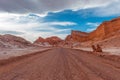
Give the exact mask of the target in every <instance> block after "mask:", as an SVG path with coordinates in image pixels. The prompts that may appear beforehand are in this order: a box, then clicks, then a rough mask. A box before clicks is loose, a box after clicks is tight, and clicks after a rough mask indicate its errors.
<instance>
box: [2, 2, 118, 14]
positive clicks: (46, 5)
mask: <svg viewBox="0 0 120 80" xmlns="http://www.w3.org/2000/svg"><path fill="white" fill-rule="evenodd" d="M113 1H117V0H109V1H105V0H0V11H6V12H12V13H29V12H33V13H46V12H52V11H60V10H65V9H73V10H77V9H83V8H91V7H100V6H106V5H108V4H109V3H111V2H113Z"/></svg>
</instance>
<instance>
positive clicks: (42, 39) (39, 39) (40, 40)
mask: <svg viewBox="0 0 120 80" xmlns="http://www.w3.org/2000/svg"><path fill="white" fill-rule="evenodd" d="M44 42H45V39H44V38H42V37H39V38H38V39H37V40H36V41H35V42H34V43H44Z"/></svg>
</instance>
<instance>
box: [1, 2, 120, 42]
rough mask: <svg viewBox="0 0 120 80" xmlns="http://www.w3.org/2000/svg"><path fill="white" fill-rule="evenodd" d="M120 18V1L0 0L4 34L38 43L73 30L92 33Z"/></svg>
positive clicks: (62, 36) (63, 36)
mask: <svg viewBox="0 0 120 80" xmlns="http://www.w3.org/2000/svg"><path fill="white" fill-rule="evenodd" d="M118 16H120V0H0V34H13V35H17V36H22V37H24V38H25V39H27V40H30V41H34V40H35V39H36V38H37V37H38V36H41V37H44V38H46V37H49V36H53V35H54V36H59V37H61V38H62V39H64V38H65V36H66V35H68V34H70V32H71V30H80V31H84V32H91V31H93V30H95V29H96V28H97V26H99V25H100V24H101V23H102V22H103V21H107V20H111V19H113V18H116V17H118Z"/></svg>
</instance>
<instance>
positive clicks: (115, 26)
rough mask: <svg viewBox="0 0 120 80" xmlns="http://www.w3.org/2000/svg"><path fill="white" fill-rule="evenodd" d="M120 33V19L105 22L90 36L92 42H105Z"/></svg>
mask: <svg viewBox="0 0 120 80" xmlns="http://www.w3.org/2000/svg"><path fill="white" fill-rule="evenodd" d="M118 31H120V18H116V19H113V20H111V21H106V22H103V23H102V24H101V25H100V26H99V27H98V28H97V29H96V30H95V31H93V32H91V33H90V34H89V39H90V40H95V41H96V40H97V41H98V40H103V39H106V38H108V37H111V36H114V35H116V32H118Z"/></svg>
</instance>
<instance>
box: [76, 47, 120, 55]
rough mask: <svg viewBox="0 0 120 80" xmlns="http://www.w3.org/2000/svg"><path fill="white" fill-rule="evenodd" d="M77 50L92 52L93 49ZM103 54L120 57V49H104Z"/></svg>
mask: <svg viewBox="0 0 120 80" xmlns="http://www.w3.org/2000/svg"><path fill="white" fill-rule="evenodd" d="M75 49H79V50H84V51H92V48H75ZM103 52H104V53H106V54H108V55H120V48H119V47H109V48H104V49H103Z"/></svg>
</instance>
